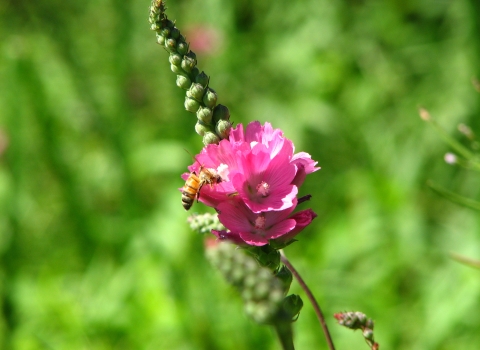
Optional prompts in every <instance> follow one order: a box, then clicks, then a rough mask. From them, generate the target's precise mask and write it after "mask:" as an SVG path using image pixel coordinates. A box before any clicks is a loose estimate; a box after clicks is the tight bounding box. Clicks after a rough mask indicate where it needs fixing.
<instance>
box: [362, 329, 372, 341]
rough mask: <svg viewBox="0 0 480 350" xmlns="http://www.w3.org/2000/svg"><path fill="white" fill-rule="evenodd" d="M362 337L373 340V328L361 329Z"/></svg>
mask: <svg viewBox="0 0 480 350" xmlns="http://www.w3.org/2000/svg"><path fill="white" fill-rule="evenodd" d="M363 337H364V338H365V339H368V340H373V330H371V329H370V328H365V329H364V330H363Z"/></svg>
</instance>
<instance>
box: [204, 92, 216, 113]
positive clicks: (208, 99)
mask: <svg viewBox="0 0 480 350" xmlns="http://www.w3.org/2000/svg"><path fill="white" fill-rule="evenodd" d="M203 104H204V105H205V106H207V107H208V108H212V109H213V107H215V105H216V104H217V93H216V92H215V90H213V89H211V88H207V91H206V92H205V95H204V96H203Z"/></svg>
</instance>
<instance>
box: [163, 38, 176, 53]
mask: <svg viewBox="0 0 480 350" xmlns="http://www.w3.org/2000/svg"><path fill="white" fill-rule="evenodd" d="M165 48H166V49H167V51H168V52H176V51H177V41H176V40H175V39H172V38H168V39H166V40H165Z"/></svg>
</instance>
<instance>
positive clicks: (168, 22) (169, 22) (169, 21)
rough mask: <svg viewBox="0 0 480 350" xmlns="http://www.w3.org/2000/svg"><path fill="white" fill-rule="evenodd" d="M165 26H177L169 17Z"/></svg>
mask: <svg viewBox="0 0 480 350" xmlns="http://www.w3.org/2000/svg"><path fill="white" fill-rule="evenodd" d="M165 26H167V27H169V28H173V27H175V23H174V22H173V21H171V20H169V19H168V18H167V19H165Z"/></svg>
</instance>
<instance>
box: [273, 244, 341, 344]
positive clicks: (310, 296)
mask: <svg viewBox="0 0 480 350" xmlns="http://www.w3.org/2000/svg"><path fill="white" fill-rule="evenodd" d="M280 256H281V260H282V263H284V264H285V266H287V267H288V269H289V270H290V271H291V272H292V274H293V276H295V279H296V280H297V281H298V284H300V287H302V289H303V290H304V291H305V293H306V294H307V297H308V299H309V300H310V303H312V305H313V308H314V310H315V313H316V314H317V317H318V320H319V321H320V325H321V326H322V330H323V334H325V338H326V340H327V344H328V348H329V349H330V350H335V346H334V345H333V341H332V337H331V336H330V332H329V331H328V327H327V324H326V323H325V317H323V313H322V309H320V305H318V303H317V301H316V300H315V297H314V296H313V294H312V292H311V291H310V289H309V288H308V286H307V284H306V283H305V282H304V281H303V279H302V277H300V274H299V273H298V272H297V270H295V268H294V267H293V265H292V264H291V263H290V261H289V260H288V259H287V257H286V256H285V253H284V252H283V250H280Z"/></svg>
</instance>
